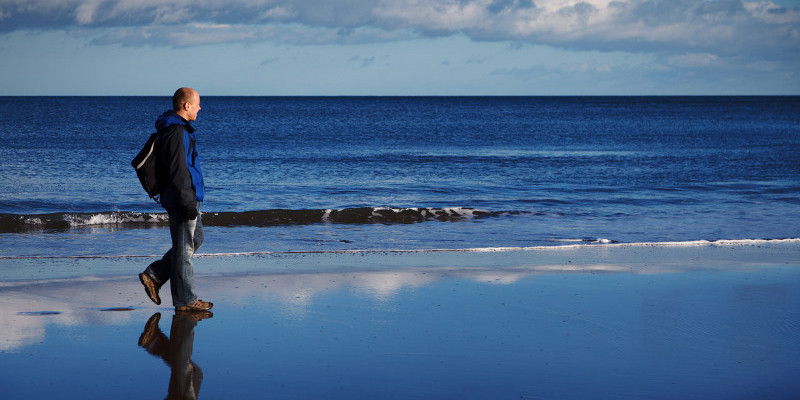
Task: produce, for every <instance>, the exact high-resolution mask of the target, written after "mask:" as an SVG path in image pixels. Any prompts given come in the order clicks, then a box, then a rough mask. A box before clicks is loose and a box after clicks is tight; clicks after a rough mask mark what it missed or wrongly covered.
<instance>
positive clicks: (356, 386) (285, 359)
mask: <svg viewBox="0 0 800 400" xmlns="http://www.w3.org/2000/svg"><path fill="white" fill-rule="evenodd" d="M154 259H155V258H153V257H72V258H69V257H64V258H57V257H53V258H4V259H0V272H2V274H1V275H0V276H3V277H4V279H3V281H2V282H0V307H1V308H0V323H2V325H3V329H2V331H1V332H2V334H0V377H1V378H0V390H1V391H2V393H3V398H5V399H22V398H44V397H56V396H57V397H59V398H67V399H70V398H110V397H114V398H131V399H134V398H135V399H138V398H163V397H166V396H167V394H168V393H170V394H171V395H174V394H176V393H178V392H180V391H189V392H190V393H194V394H195V395H199V396H201V397H202V398H278V399H284V398H430V399H442V398H470V399H503V398H507V399H520V398H522V399H585V398H601V399H628V398H631V399H632V398H650V399H673V398H684V399H686V398H696V399H731V398H772V399H782V398H786V399H789V398H796V396H797V394H798V393H800V383H798V382H797V379H796V377H797V376H800V342H799V341H798V340H797V338H798V337H800V244H799V243H797V241H794V240H788V241H787V240H760V241H740V242H735V243H725V242H719V243H695V244H687V243H684V244H681V245H678V244H675V245H669V244H663V243H662V244H658V245H654V244H641V245H614V244H607V245H574V246H557V247H550V248H528V249H496V248H495V249H489V248H487V249H469V250H462V251H454V250H448V251H396V252H393V251H363V252H359V251H355V252H344V251H343V252H316V253H315V252H298V253H292V252H283V253H264V254H242V255H232V254H226V255H223V254H216V255H209V254H206V255H203V254H200V255H199V257H197V258H196V259H195V274H196V282H197V287H198V291H199V293H200V295H201V298H203V299H205V300H210V301H213V302H214V303H215V307H214V309H213V310H212V311H213V317H210V318H200V317H197V316H195V317H187V316H184V315H176V314H175V312H174V311H173V309H172V307H171V304H170V301H169V292H168V289H167V288H164V289H162V292H161V295H162V298H164V303H163V304H162V305H161V306H156V305H154V304H152V303H150V301H149V300H148V299H147V297H146V296H145V294H144V291H143V290H142V287H141V285H140V284H139V282H138V280H137V278H136V274H137V273H138V272H140V270H141V269H143V268H144V266H146V265H147V263H149V262H151V261H153V260H154ZM20 271H26V272H24V273H21V272H20ZM31 271H34V272H31ZM181 379H182V380H181ZM181 382H184V384H181ZM187 382H188V383H187ZM184 394H185V393H184Z"/></svg>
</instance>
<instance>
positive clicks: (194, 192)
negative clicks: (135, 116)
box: [156, 111, 205, 210]
mask: <svg viewBox="0 0 800 400" xmlns="http://www.w3.org/2000/svg"><path fill="white" fill-rule="evenodd" d="M156 129H157V130H158V131H159V132H161V158H160V160H159V162H160V167H161V171H164V173H165V175H166V182H167V183H166V186H165V187H164V190H163V191H162V193H161V206H162V207H164V208H165V209H167V210H171V209H183V210H186V209H188V208H191V207H195V208H196V207H197V202H201V201H203V198H204V197H205V184H204V183H203V172H202V170H201V169H200V164H199V163H198V160H197V145H196V140H195V136H194V128H192V126H191V125H190V124H189V121H187V120H185V119H183V117H181V116H180V115H178V114H176V113H175V112H174V111H167V112H165V113H163V114H162V115H161V116H159V117H158V119H156Z"/></svg>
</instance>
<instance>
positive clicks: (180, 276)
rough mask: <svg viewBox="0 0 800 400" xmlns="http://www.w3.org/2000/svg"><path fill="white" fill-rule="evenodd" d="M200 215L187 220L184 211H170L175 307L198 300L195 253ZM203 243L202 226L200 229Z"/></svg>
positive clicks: (172, 289) (173, 302)
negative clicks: (193, 260)
mask: <svg viewBox="0 0 800 400" xmlns="http://www.w3.org/2000/svg"><path fill="white" fill-rule="evenodd" d="M199 221H200V217H199V216H198V218H196V219H193V220H186V216H185V213H184V212H183V211H177V212H170V213H169V230H170V234H171V236H172V254H171V256H172V259H171V266H172V268H171V269H170V277H169V278H170V289H171V291H172V304H173V305H174V306H175V307H181V306H188V305H190V304H192V303H194V301H195V300H197V295H195V293H194V266H193V265H192V255H194V250H195V242H196V237H195V236H196V234H195V233H196V229H197V225H198V222H199ZM200 232H201V233H200V243H201V244H202V228H201V230H200Z"/></svg>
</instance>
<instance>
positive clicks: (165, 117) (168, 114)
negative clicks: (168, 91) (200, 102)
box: [156, 110, 194, 132]
mask: <svg viewBox="0 0 800 400" xmlns="http://www.w3.org/2000/svg"><path fill="white" fill-rule="evenodd" d="M170 125H183V126H185V127H186V128H187V130H188V131H189V132H194V128H192V126H191V125H189V121H187V120H185V119H183V117H181V116H180V115H178V114H175V111H172V110H169V111H165V112H164V113H163V114H161V115H159V116H158V118H156V130H159V131H160V130H162V129H164V128H166V127H168V126H170Z"/></svg>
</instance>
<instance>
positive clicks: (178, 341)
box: [139, 311, 213, 399]
mask: <svg viewBox="0 0 800 400" xmlns="http://www.w3.org/2000/svg"><path fill="white" fill-rule="evenodd" d="M212 316H213V314H211V312H208V311H205V312H197V311H195V312H176V313H175V315H174V316H173V317H172V328H171V329H170V332H169V338H167V337H166V336H165V335H164V333H163V332H161V329H159V327H158V321H159V320H160V319H161V313H155V314H153V315H152V316H151V317H150V319H148V320H147V323H146V324H145V325H144V332H142V335H141V336H140V337H139V346H141V347H144V349H145V350H147V352H148V353H150V354H152V355H154V356H156V357H160V358H161V359H162V360H164V362H165V363H167V365H169V367H170V369H171V370H172V372H171V374H170V377H169V389H168V394H167V399H196V398H197V397H198V395H199V394H200V383H201V382H202V381H203V371H202V370H200V366H198V365H197V364H195V363H194V362H193V361H192V360H191V358H192V347H193V345H194V327H195V325H197V322H198V321H200V320H202V319H205V318H211V317H212Z"/></svg>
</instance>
